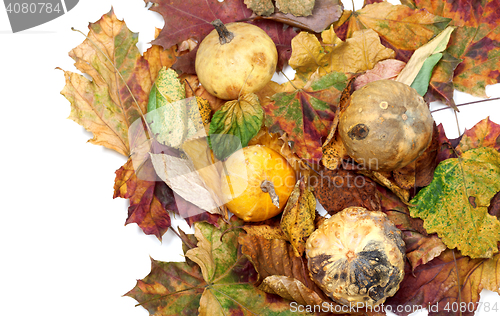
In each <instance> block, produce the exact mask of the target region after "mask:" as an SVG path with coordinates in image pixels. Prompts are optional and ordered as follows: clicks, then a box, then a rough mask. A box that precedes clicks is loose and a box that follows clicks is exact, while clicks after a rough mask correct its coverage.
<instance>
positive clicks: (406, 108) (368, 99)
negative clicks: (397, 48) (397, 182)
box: [339, 80, 434, 171]
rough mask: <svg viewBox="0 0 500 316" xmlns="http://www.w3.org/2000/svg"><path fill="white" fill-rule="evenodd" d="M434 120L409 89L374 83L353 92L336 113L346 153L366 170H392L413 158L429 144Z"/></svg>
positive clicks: (419, 97) (425, 104) (386, 81)
mask: <svg viewBox="0 0 500 316" xmlns="http://www.w3.org/2000/svg"><path fill="white" fill-rule="evenodd" d="M433 124H434V120H433V118H432V116H431V113H430V111H429V107H428V105H427V103H425V101H424V99H423V98H422V97H421V96H420V95H419V94H418V93H417V91H416V90H415V89H413V88H411V87H410V86H408V85H406V84H404V83H401V82H397V81H394V80H378V81H373V82H370V83H368V84H367V85H365V86H364V87H362V88H361V89H359V90H356V91H354V93H353V94H352V95H351V97H350V100H349V105H348V106H347V107H346V109H345V110H344V111H342V112H341V113H340V120H339V135H340V138H341V139H342V142H343V143H344V146H345V147H346V149H347V154H348V155H349V156H350V157H352V158H353V159H354V160H355V161H356V162H358V163H359V164H361V165H362V166H364V167H365V168H366V169H370V170H375V171H392V170H396V169H399V168H402V167H404V166H406V165H408V164H409V163H411V162H413V161H414V160H415V159H417V158H418V157H419V156H420V155H421V154H422V153H423V152H424V151H425V150H426V149H427V146H428V145H429V144H430V141H431V139H432V130H433Z"/></svg>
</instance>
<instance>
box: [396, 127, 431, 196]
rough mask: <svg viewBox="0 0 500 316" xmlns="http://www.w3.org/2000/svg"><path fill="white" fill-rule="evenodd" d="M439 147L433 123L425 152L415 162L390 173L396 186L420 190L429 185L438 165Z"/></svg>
mask: <svg viewBox="0 0 500 316" xmlns="http://www.w3.org/2000/svg"><path fill="white" fill-rule="evenodd" d="M439 146H440V144H439V130H438V127H437V126H436V124H435V123H434V130H433V134H432V140H431V143H430V144H429V147H427V149H426V150H425V152H424V153H423V154H422V155H421V156H420V157H418V159H417V160H416V161H415V162H413V163H411V164H409V165H408V166H406V167H404V168H401V169H398V170H394V171H393V172H392V175H393V177H394V181H395V182H396V184H397V185H398V186H399V187H401V188H403V189H413V188H415V187H419V188H421V187H425V186H427V185H429V184H430V183H431V181H432V179H433V177H434V170H435V169H436V167H437V165H438V162H437V155H438V150H439Z"/></svg>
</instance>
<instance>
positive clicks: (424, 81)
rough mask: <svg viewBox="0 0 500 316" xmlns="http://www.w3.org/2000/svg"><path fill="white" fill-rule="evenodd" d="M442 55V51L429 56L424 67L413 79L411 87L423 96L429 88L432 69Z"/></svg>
mask: <svg viewBox="0 0 500 316" xmlns="http://www.w3.org/2000/svg"><path fill="white" fill-rule="evenodd" d="M442 57H443V54H442V53H437V54H434V55H431V56H429V57H428V58H427V59H426V60H425V62H424V64H423V65H422V68H421V69H420V71H419V72H418V74H417V76H416V77H415V80H413V82H412V84H411V87H412V88H413V89H415V90H417V92H418V94H420V95H421V96H424V95H425V94H426V93H427V90H428V89H429V82H430V80H431V76H432V70H433V69H434V66H436V64H437V63H438V62H439V61H440V60H441V58H442Z"/></svg>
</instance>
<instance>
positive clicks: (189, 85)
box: [179, 74, 226, 113]
mask: <svg viewBox="0 0 500 316" xmlns="http://www.w3.org/2000/svg"><path fill="white" fill-rule="evenodd" d="M179 80H180V81H181V82H183V83H184V84H185V90H186V98H190V97H192V96H196V97H200V98H203V99H205V100H207V101H208V102H209V103H210V107H211V108H212V113H215V111H217V110H218V109H220V107H221V106H222V105H224V103H226V101H225V100H222V99H219V98H217V97H214V96H213V95H211V94H210V93H208V91H207V90H205V88H204V87H203V86H202V85H201V84H200V82H199V81H198V76H196V75H187V74H183V75H181V76H180V77H179Z"/></svg>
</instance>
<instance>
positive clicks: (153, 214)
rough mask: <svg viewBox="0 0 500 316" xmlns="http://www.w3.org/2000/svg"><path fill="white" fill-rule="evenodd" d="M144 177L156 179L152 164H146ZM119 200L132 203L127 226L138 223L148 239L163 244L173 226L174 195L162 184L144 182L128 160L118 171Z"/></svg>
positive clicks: (149, 162) (116, 195) (117, 193)
mask: <svg viewBox="0 0 500 316" xmlns="http://www.w3.org/2000/svg"><path fill="white" fill-rule="evenodd" d="M141 173H142V174H141V175H142V176H144V178H143V179H156V174H154V168H153V166H152V164H151V160H147V161H146V162H145V163H144V165H143V167H142V168H141ZM146 174H147V175H146ZM158 180H159V179H158ZM116 197H121V198H124V199H129V200H130V206H129V208H128V218H127V221H126V224H130V223H137V225H139V227H140V228H141V229H142V230H143V231H144V233H145V234H146V235H155V236H156V237H157V238H158V239H160V240H161V237H162V236H163V234H164V233H165V232H166V231H167V230H168V228H169V227H170V224H171V222H170V215H169V210H170V211H173V210H176V209H177V206H176V204H175V198H174V195H173V192H172V190H171V189H170V188H169V187H168V186H167V185H166V184H165V183H164V182H163V181H161V180H159V181H149V180H142V179H141V176H137V174H136V171H135V170H134V163H133V160H132V159H129V160H128V161H127V163H126V164H125V165H123V166H122V167H121V168H120V169H118V170H117V171H116V179H115V193H114V196H113V198H116Z"/></svg>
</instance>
